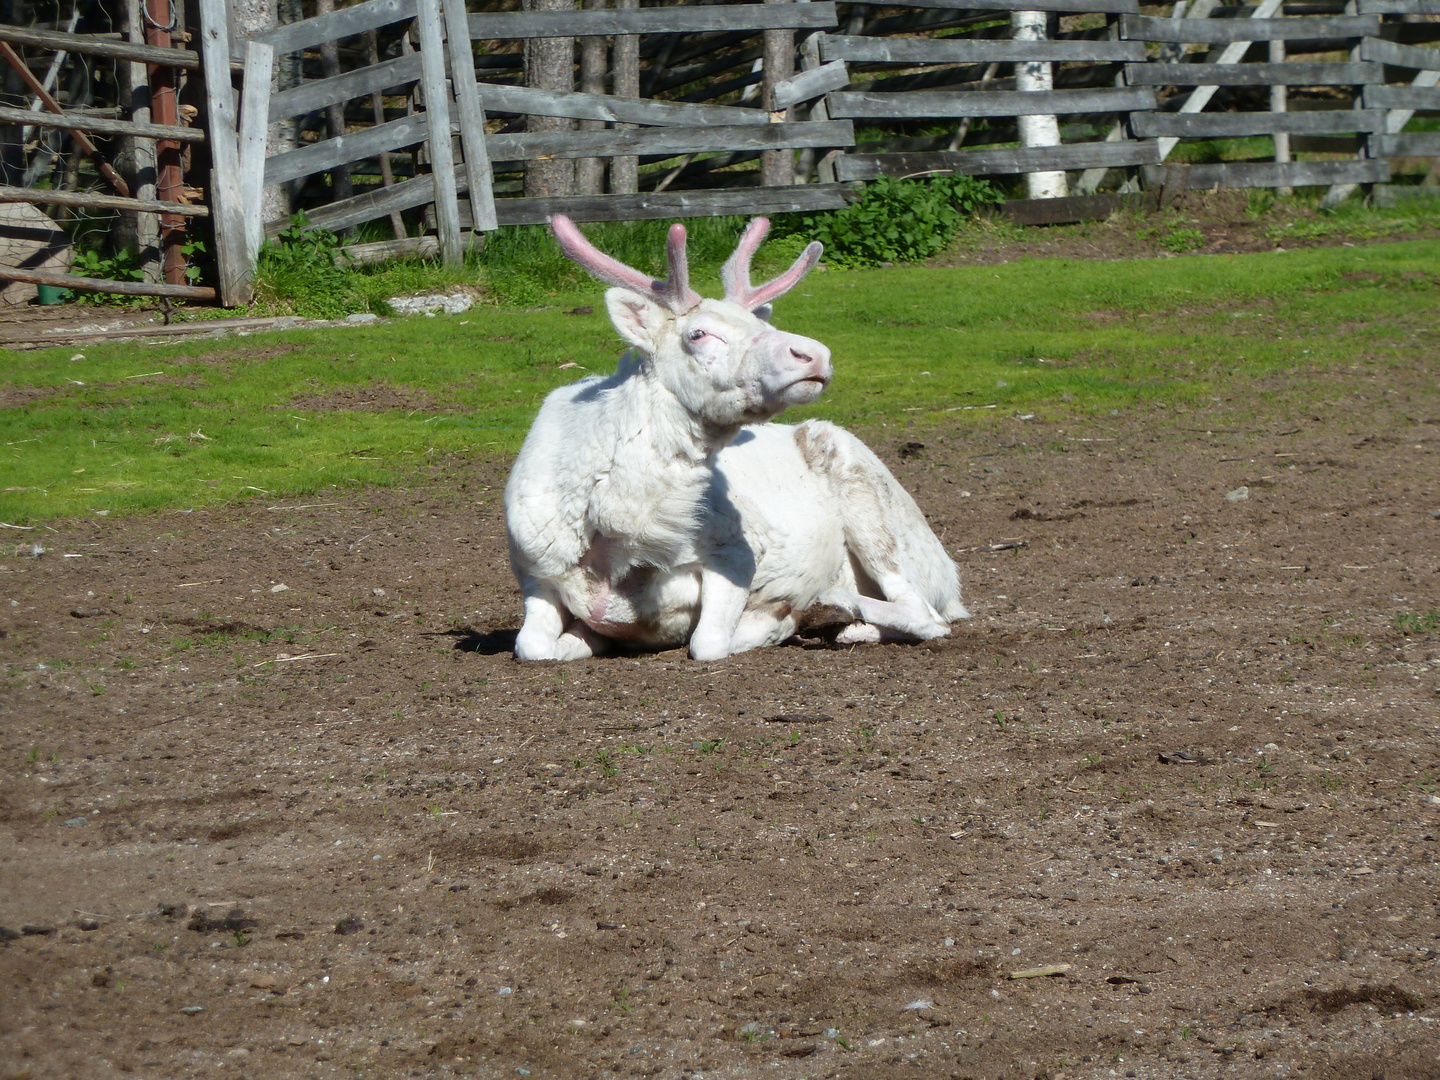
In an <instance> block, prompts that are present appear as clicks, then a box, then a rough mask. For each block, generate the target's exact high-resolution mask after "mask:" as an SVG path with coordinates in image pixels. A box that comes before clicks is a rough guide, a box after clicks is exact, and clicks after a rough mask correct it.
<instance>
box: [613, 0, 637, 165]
mask: <svg viewBox="0 0 1440 1080" xmlns="http://www.w3.org/2000/svg"><path fill="white" fill-rule="evenodd" d="M639 6H640V0H615V8H616V10H618V11H625V10H631V9H634V8H638V7H639ZM610 64H611V84H610V92H611V93H612V94H614V95H615V96H616V97H622V98H638V97H639V96H640V36H639V35H638V34H620V35H617V36H616V38H615V44H614V46H613V47H612V48H611V50H610ZM615 126H616V127H617V128H621V127H626V126H628V125H624V124H616V125H615ZM639 190H640V159H639V158H638V157H613V158H611V159H610V191H611V192H612V193H614V194H633V193H634V192H637V191H639Z"/></svg>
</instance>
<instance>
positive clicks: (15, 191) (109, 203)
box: [0, 187, 210, 217]
mask: <svg viewBox="0 0 1440 1080" xmlns="http://www.w3.org/2000/svg"><path fill="white" fill-rule="evenodd" d="M15 202H23V203H37V204H40V205H45V206H74V207H77V208H80V209H84V210H129V211H135V212H138V213H146V214H183V215H184V216H186V217H209V216H210V208H209V207H208V206H205V205H203V204H201V203H177V202H160V201H157V200H155V199H127V198H125V197H123V196H120V195H102V194H100V193H99V192H95V191H53V190H50V189H49V188H22V187H0V203H15Z"/></svg>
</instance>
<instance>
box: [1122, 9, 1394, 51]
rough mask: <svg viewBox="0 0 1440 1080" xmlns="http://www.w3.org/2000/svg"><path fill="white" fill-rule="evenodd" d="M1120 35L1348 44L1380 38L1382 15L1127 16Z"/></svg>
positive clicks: (1135, 38)
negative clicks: (1346, 42) (1365, 39)
mask: <svg viewBox="0 0 1440 1080" xmlns="http://www.w3.org/2000/svg"><path fill="white" fill-rule="evenodd" d="M1120 33H1121V35H1122V36H1123V37H1124V38H1125V39H1126V40H1128V41H1169V42H1178V43H1182V44H1191V45H1229V44H1232V43H1234V42H1238V41H1300V40H1305V41H1345V40H1348V39H1350V38H1360V37H1376V36H1378V35H1379V33H1380V17H1379V16H1378V15H1340V16H1326V17H1320V18H1313V17H1307V16H1300V17H1290V18H1281V19H1160V18H1156V17H1154V16H1150V15H1124V16H1122V17H1121V19H1120Z"/></svg>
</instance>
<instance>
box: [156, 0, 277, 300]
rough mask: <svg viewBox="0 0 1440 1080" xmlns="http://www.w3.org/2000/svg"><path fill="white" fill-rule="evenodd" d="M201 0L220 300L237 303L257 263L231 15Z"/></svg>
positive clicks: (214, 1) (213, 0)
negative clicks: (248, 230) (249, 232)
mask: <svg viewBox="0 0 1440 1080" xmlns="http://www.w3.org/2000/svg"><path fill="white" fill-rule="evenodd" d="M198 3H199V7H200V55H201V57H202V58H203V59H204V62H205V67H204V72H205V103H206V106H207V118H206V129H207V132H208V134H209V136H210V139H209V143H210V209H211V211H212V218H213V221H214V225H215V261H216V263H217V265H218V267H219V271H220V302H221V303H222V304H224V305H225V306H226V307H237V306H240V305H243V304H248V303H249V302H250V299H251V297H252V296H253V294H254V288H253V277H254V268H253V266H252V264H251V262H250V258H249V255H248V254H247V252H246V246H245V206H244V201H243V199H242V198H241V195H240V160H239V145H238V142H237V138H238V136H237V123H236V120H237V117H236V116H235V91H234V89H233V88H232V87H231V85H230V44H229V38H230V31H229V15H228V11H227V6H226V3H225V0H198ZM171 287H172V288H182V287H183V286H178V285H177V286H171ZM138 295H147V294H138Z"/></svg>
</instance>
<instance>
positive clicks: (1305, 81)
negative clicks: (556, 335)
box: [0, 0, 1440, 303]
mask: <svg viewBox="0 0 1440 1080" xmlns="http://www.w3.org/2000/svg"><path fill="white" fill-rule="evenodd" d="M148 2H155V0H148ZM580 2H581V3H582V4H583V6H582V7H578V8H577V9H576V10H567V11H502V10H485V11H467V10H466V8H465V5H464V0H364V2H361V3H356V4H353V5H352V6H349V7H344V8H340V9H339V10H327V8H328V6H329V5H328V4H322V5H321V8H320V10H321V11H322V12H323V13H321V14H317V15H316V16H315V17H313V18H309V19H305V20H303V21H300V22H294V23H290V24H287V25H283V26H279V27H276V28H273V29H270V30H267V31H264V32H261V33H258V34H252V35H248V36H246V35H241V34H236V33H232V32H231V30H230V28H229V24H228V22H227V19H226V4H225V0H197V3H198V10H199V14H200V34H199V35H198V37H199V40H200V50H199V54H198V55H197V54H195V53H191V52H185V53H184V57H185V58H184V60H183V61H181V60H177V59H176V58H175V57H176V54H179V53H181V50H168V51H169V53H170V54H172V55H171V57H170V62H171V63H172V64H178V63H184V64H186V65H190V66H191V67H193V68H198V69H199V71H200V72H201V74H203V77H204V80H205V87H206V94H205V104H206V108H205V110H204V125H203V130H197V129H195V128H184V129H183V131H184V134H180V133H179V132H177V131H175V130H171V129H167V130H166V131H165V132H161V131H158V130H157V131H149V134H152V135H155V136H157V137H159V136H161V135H166V136H168V137H170V138H171V139H174V140H180V139H190V140H203V141H204V144H205V147H206V149H207V150H208V152H209V156H210V158H211V161H212V163H213V168H212V171H211V174H210V177H211V178H210V183H209V185H208V187H207V189H206V192H205V198H204V205H190V204H187V205H186V206H185V208H184V209H177V207H176V206H174V205H169V206H167V209H168V210H169V211H170V212H173V213H189V214H191V215H192V216H199V215H205V214H208V215H209V216H210V218H211V221H212V223H213V226H214V230H215V237H216V244H217V251H216V254H217V256H218V263H219V267H220V275H219V293H220V296H221V298H222V300H223V301H224V302H226V303H240V302H244V301H245V300H246V299H247V297H248V288H249V286H248V281H249V276H250V273H251V269H250V268H251V266H252V263H253V258H254V254H255V252H256V251H257V250H258V248H259V246H260V244H261V243H262V242H263V240H264V239H265V237H267V236H272V237H273V236H274V235H276V233H278V232H279V231H280V230H281V229H282V228H284V227H285V226H286V225H287V224H288V219H287V218H286V217H285V216H282V215H280V214H272V215H271V216H270V220H266V215H265V214H264V212H263V211H262V206H263V205H264V204H265V201H264V195H263V193H264V192H265V191H266V190H267V189H272V190H273V189H277V188H283V189H285V190H286V191H287V192H288V194H289V196H290V201H291V205H293V206H294V207H295V208H297V209H303V210H304V211H305V213H306V214H307V218H308V221H309V222H310V224H311V225H313V226H321V227H325V228H329V229H332V230H336V231H344V230H349V229H354V228H355V227H357V226H362V225H365V224H366V223H367V222H371V221H382V220H388V221H389V222H390V226H391V229H392V230H393V232H394V236H395V239H393V240H387V241H383V242H381V243H378V244H373V245H368V248H369V249H371V251H372V253H380V254H398V253H403V252H407V251H409V252H415V251H426V252H430V251H434V252H438V253H439V254H441V255H442V256H443V257H444V258H446V259H447V260H450V261H452V262H453V261H455V260H458V259H459V258H461V257H462V254H463V250H464V248H465V245H466V244H467V243H468V242H469V237H471V236H473V234H474V233H477V232H486V231H489V230H492V229H495V228H497V227H499V226H501V225H511V224H526V223H538V222H542V221H544V220H545V219H546V218H547V217H548V216H549V215H551V214H554V213H557V212H563V213H566V214H569V215H570V216H571V217H573V218H575V219H577V220H581V221H597V220H617V219H636V218H646V217H684V216H698V215H713V214H751V213H778V212H793V211H806V210H824V209H834V208H838V207H841V206H844V205H846V203H847V202H848V201H850V200H852V199H853V198H854V197H855V195H856V191H857V189H858V187H859V186H860V184H861V183H863V182H864V181H868V180H871V179H873V178H876V177H879V176H914V175H924V174H933V173H965V174H972V175H978V176H992V177H1005V176H1016V175H1022V174H1024V175H1030V176H1037V175H1039V176H1049V177H1053V178H1056V181H1057V183H1058V187H1052V188H1051V189H1049V190H1050V192H1051V193H1052V194H1053V193H1055V191H1057V190H1058V191H1061V192H1068V193H1069V194H1070V195H1071V196H1073V197H1071V198H1068V199H1051V200H1046V201H1045V203H1044V204H1043V206H1044V208H1045V209H1043V210H1039V211H1037V212H1036V213H1034V214H1032V215H1031V219H1032V220H1067V217H1066V215H1067V214H1069V215H1071V216H1070V217H1069V218H1068V219H1069V220H1073V219H1074V216H1075V215H1083V214H1087V213H1089V214H1093V213H1097V212H1101V211H1103V209H1104V208H1105V206H1107V205H1114V203H1113V201H1112V202H1109V203H1107V202H1106V201H1105V199H1103V198H1097V197H1096V196H1095V192H1096V191H1097V190H1098V189H1100V188H1102V187H1103V188H1107V189H1112V190H1114V191H1115V192H1117V193H1118V194H1119V195H1122V196H1123V195H1124V194H1125V193H1127V192H1137V191H1141V190H1144V189H1149V190H1155V189H1163V190H1164V191H1167V192H1172V193H1173V192H1175V191H1178V190H1183V189H1185V188H1194V189H1198V188H1205V189H1211V188H1230V187H1240V188H1244V187H1279V188H1293V187H1301V186H1327V187H1329V188H1330V189H1331V193H1332V195H1333V196H1334V197H1337V198H1338V197H1339V196H1340V195H1342V194H1344V193H1346V192H1348V191H1350V190H1353V187H1354V186H1355V185H1357V184H1364V185H1373V184H1385V183H1386V182H1387V181H1388V180H1389V179H1390V171H1391V162H1392V160H1394V159H1396V158H1406V159H1412V158H1417V157H1440V133H1437V132H1432V131H1418V132H1417V131H1406V130H1404V129H1405V128H1406V125H1407V124H1408V123H1409V122H1410V120H1411V118H1412V117H1414V116H1415V115H1416V113H1417V112H1418V113H1421V114H1426V113H1428V114H1435V113H1440V49H1437V48H1436V42H1437V41H1440V0H1348V2H1345V3H1342V2H1341V0H1296V2H1293V3H1289V4H1283V3H1282V0H1261V2H1260V3H1259V4H1258V5H1256V6H1233V5H1232V6H1222V4H1221V3H1220V0H1193V2H1189V3H1177V4H1174V5H1173V7H1169V10H1168V11H1167V10H1166V9H1164V8H1160V9H1151V8H1147V9H1146V11H1144V12H1142V10H1141V9H1140V7H1139V5H1138V3H1137V0H885V3H883V4H881V3H880V2H879V0H852V2H847V3H839V4H837V3H832V2H828V0H825V2H821V0H815V2H785V0H780V2H768V3H749V2H719V3H708V4H694V5H675V4H666V5H664V6H656V7H643V8H642V7H639V6H638V3H637V0H614V2H615V4H616V6H615V7H613V8H610V7H606V6H605V4H606V2H607V0H580ZM1037 11H1038V12H1043V13H1044V14H1043V15H1040V16H1036V15H1033V14H1027V13H1033V12H1037ZM15 33H18V32H12V31H11V29H10V28H5V30H4V31H3V32H0V39H4V40H9V41H16V42H19V43H21V44H30V45H32V46H41V47H43V46H44V44H45V42H43V41H41V40H40V39H27V40H26V41H20V39H19V38H17V37H16V36H15ZM7 35H9V36H8V37H7ZM557 40H558V41H560V42H568V41H573V40H578V42H579V43H580V44H579V49H578V52H579V57H578V63H571V64H570V68H571V70H573V72H574V73H575V75H576V76H577V77H578V78H577V79H576V81H567V82H566V83H565V84H564V85H562V86H558V87H556V86H551V87H549V88H541V87H540V86H538V85H524V83H525V82H526V80H525V78H524V75H523V71H524V61H523V50H524V49H525V48H529V47H531V46H533V45H534V44H535V43H536V42H544V41H551V42H554V41H557ZM567 47H569V46H568V45H567ZM130 48H132V50H133V49H135V48H139V46H130ZM607 52H608V57H607ZM317 53H318V54H319V57H320V60H319V62H317V61H316V56H317ZM127 56H130V57H131V58H133V59H142V58H141V57H140V56H139V54H138V53H133V52H132V53H129V54H127ZM287 57H288V58H292V60H293V58H296V57H299V58H301V60H302V66H303V68H304V71H305V75H306V78H304V79H302V80H301V81H300V82H299V83H298V85H291V86H287V87H285V88H283V89H278V90H273V91H272V74H271V73H272V71H274V70H276V67H277V65H278V64H280V63H281V62H282V61H283V60H284V59H285V58H287ZM152 59H153V58H152ZM237 76H238V77H239V78H238V82H237V78H236V77H237ZM531 81H532V82H533V80H531ZM577 86H578V88H577ZM5 118H6V114H5V113H3V112H0V122H4V121H5ZM535 118H548V119H549V120H550V121H554V122H555V123H554V124H553V125H552V129H550V130H535V128H537V127H539V126H541V125H539V124H537V123H536V120H535ZM1036 118H1038V119H1040V120H1045V121H1047V122H1048V124H1049V126H1048V127H1046V126H1045V124H1040V125H1036V124H1035V122H1034V120H1035V119H1036ZM29 122H31V123H34V122H36V121H35V120H34V116H33V114H32V115H31V116H30V118H29ZM47 122H50V121H47ZM53 122H59V121H53ZM91 123H92V124H98V123H100V122H99V121H91ZM106 123H109V124H116V123H121V124H124V123H129V124H130V129H129V130H130V132H131V133H132V134H140V133H141V130H140V128H139V127H138V126H137V125H135V124H134V123H133V122H125V121H106ZM161 126H164V125H161ZM152 127H153V125H152ZM91 130H95V131H103V130H105V129H104V128H103V127H92V128H91ZM277 131H279V132H282V137H277V135H276V133H277ZM287 132H288V133H287ZM442 132H443V133H444V135H443V137H440V136H439V133H442ZM312 134H313V135H314V136H315V137H314V138H313V139H312V138H311V135H312ZM1257 136H1258V137H1261V138H1262V139H1264V140H1266V141H1265V142H1263V143H1261V144H1256V145H1258V146H1260V147H1261V152H1260V153H1258V154H1257V153H1255V152H1253V147H1252V148H1251V149H1252V152H1250V153H1249V154H1248V156H1247V155H1246V154H1245V153H1244V151H1245V148H1246V145H1247V144H1237V145H1238V146H1239V147H1240V151H1241V152H1240V153H1236V152H1235V148H1234V146H1232V147H1231V148H1230V149H1229V151H1227V153H1226V154H1225V155H1224V157H1225V160H1205V159H1204V157H1203V151H1211V154H1210V156H1211V157H1212V158H1213V157H1214V156H1215V155H1214V154H1213V151H1214V149H1215V140H1227V139H1235V140H1241V139H1247V138H1252V137H1257ZM1197 144H1204V146H1203V148H1202V147H1200V146H1199V145H1197ZM757 162H758V165H759V167H758V168H757ZM556 163H573V166H574V172H573V175H574V182H573V185H572V187H571V188H570V189H569V190H566V191H554V192H546V191H542V190H535V189H534V188H535V185H533V184H532V185H528V186H529V187H530V188H531V190H529V191H528V192H527V190H526V188H527V179H526V178H527V177H530V176H531V175H532V171H534V170H539V169H541V168H546V167H553V166H554V165H555V164H556ZM567 167H568V166H567ZM1435 173H1436V170H1435V169H1432V170H1431V174H1432V177H1434V179H1440V176H1436V175H1435ZM607 177H608V180H607ZM60 194H62V193H54V195H52V196H47V197H52V198H53V197H55V196H58V195H60ZM6 197H10V196H7V195H6V194H4V193H3V192H0V198H6ZM27 197H28V198H32V199H36V200H38V199H39V198H40V196H39V195H36V194H34V193H33V192H32V193H31V195H29V196H27ZM271 201H272V202H274V201H276V200H273V199H272V200H271ZM1036 205H1037V206H1039V205H1041V204H1039V203H1037V204H1036ZM422 208H423V214H422V216H421V217H420V218H419V219H417V218H416V213H417V212H420V211H421V210H422ZM417 224H418V225H420V226H421V227H422V228H424V227H429V228H430V229H431V230H432V231H433V232H434V233H435V234H437V235H435V236H429V237H424V236H422V237H415V236H408V235H406V233H407V232H413V231H414V230H415V228H416V227H417ZM366 247H367V246H366V245H360V246H359V247H357V248H353V249H352V251H353V253H354V257H355V258H357V259H359V258H364V257H365V256H366V254H367V252H366V250H365V248H366ZM177 295H179V294H177Z"/></svg>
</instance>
